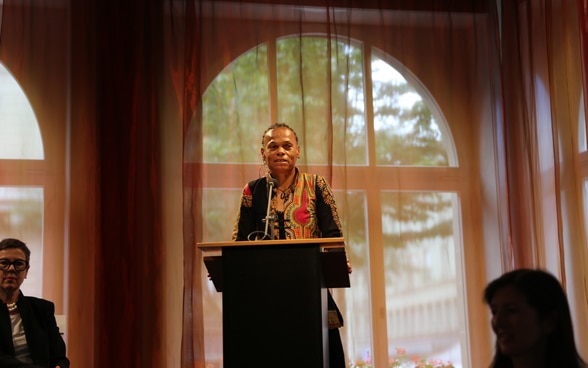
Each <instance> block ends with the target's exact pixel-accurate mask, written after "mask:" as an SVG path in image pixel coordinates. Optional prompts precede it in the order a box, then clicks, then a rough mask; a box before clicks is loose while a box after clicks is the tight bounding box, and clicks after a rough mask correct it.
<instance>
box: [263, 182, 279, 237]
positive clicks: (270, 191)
mask: <svg viewBox="0 0 588 368" xmlns="http://www.w3.org/2000/svg"><path fill="white" fill-rule="evenodd" d="M277 185H278V180H277V179H273V178H272V179H271V180H269V181H268V183H267V212H266V215H265V220H264V221H265V232H264V233H263V239H266V238H267V236H268V235H269V239H271V240H273V239H274V221H275V220H276V219H275V217H274V216H273V215H270V209H271V204H272V194H273V193H274V186H277ZM270 223H271V225H270ZM268 229H269V233H268Z"/></svg>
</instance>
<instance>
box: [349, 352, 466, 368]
mask: <svg viewBox="0 0 588 368" xmlns="http://www.w3.org/2000/svg"><path fill="white" fill-rule="evenodd" d="M349 368H373V365H372V361H371V358H367V359H360V360H357V361H356V362H355V363H351V364H350V365H349ZM388 368H455V367H454V366H453V364H451V362H449V361H448V362H444V361H442V360H440V359H426V358H422V357H419V356H417V355H410V356H409V355H408V354H406V350H405V349H403V348H396V354H395V355H394V356H392V357H390V359H389V360H388Z"/></svg>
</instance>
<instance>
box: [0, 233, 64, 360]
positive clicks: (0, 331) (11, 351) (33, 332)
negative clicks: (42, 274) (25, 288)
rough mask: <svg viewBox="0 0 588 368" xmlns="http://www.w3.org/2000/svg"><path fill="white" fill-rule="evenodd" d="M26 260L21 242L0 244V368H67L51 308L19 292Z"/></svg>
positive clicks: (61, 342) (28, 256)
mask: <svg viewBox="0 0 588 368" xmlns="http://www.w3.org/2000/svg"><path fill="white" fill-rule="evenodd" d="M30 256H31V251H30V250H29V248H28V247H27V246H26V245H25V243H23V242H22V241H20V240H18V239H4V240H2V241H0V302H1V303H0V367H2V368H41V367H43V368H69V360H68V359H67V357H66V356H65V342H64V341H63V338H62V337H61V334H60V333H59V328H58V327H57V323H56V321H55V306H54V304H53V303H52V302H50V301H48V300H44V299H39V298H35V297H31V296H24V295H23V293H22V292H21V291H20V285H22V283H23V281H24V279H25V278H26V277H27V273H28V271H29V260H30Z"/></svg>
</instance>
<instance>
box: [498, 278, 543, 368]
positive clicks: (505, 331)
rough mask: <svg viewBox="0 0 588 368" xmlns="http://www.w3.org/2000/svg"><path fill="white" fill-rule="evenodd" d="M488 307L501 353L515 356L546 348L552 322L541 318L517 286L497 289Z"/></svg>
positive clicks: (533, 353) (522, 355)
mask: <svg viewBox="0 0 588 368" xmlns="http://www.w3.org/2000/svg"><path fill="white" fill-rule="evenodd" d="M490 310H491V311H492V330H493V331H494V333H495V334H496V343H497V346H498V348H499V349H500V351H501V352H502V353H503V354H504V355H507V356H509V357H510V358H512V359H516V358H518V357H525V356H532V355H538V354H541V353H544V352H545V348H546V345H547V337H548V335H549V334H550V333H551V331H552V330H553V328H554V323H553V321H552V320H551V319H544V318H540V316H539V315H538V313H537V311H536V310H535V308H533V307H532V306H531V305H529V303H528V302H527V299H526V298H525V296H524V295H523V294H522V293H521V292H520V291H518V289H517V288H516V287H514V286H510V285H509V286H504V287H502V288H500V289H498V290H497V291H496V292H495V293H494V296H493V297H492V300H491V301H490Z"/></svg>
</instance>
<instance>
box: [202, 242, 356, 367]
mask: <svg viewBox="0 0 588 368" xmlns="http://www.w3.org/2000/svg"><path fill="white" fill-rule="evenodd" d="M198 248H199V249H201V250H202V251H211V250H216V251H218V250H220V251H221V252H222V255H221V256H208V257H207V256H205V257H204V262H205V264H206V267H207V269H208V272H209V274H210V276H211V278H212V281H213V282H214V284H215V287H216V289H217V290H218V291H222V293H223V356H224V357H223V361H224V368H237V367H239V368H241V367H256V368H258V367H268V368H269V367H271V368H277V367H279V368H288V367H296V368H299V367H304V368H315V367H316V368H322V367H328V353H327V352H328V350H327V348H328V341H327V339H328V333H327V290H326V288H333V287H349V274H348V272H347V258H346V255H345V248H344V242H343V238H324V239H300V240H265V241H251V242H221V243H199V244H198Z"/></svg>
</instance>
